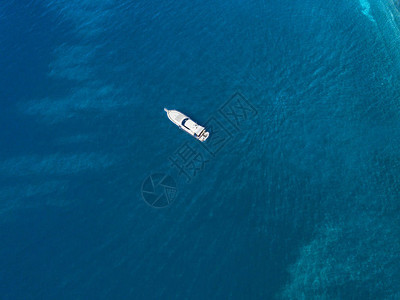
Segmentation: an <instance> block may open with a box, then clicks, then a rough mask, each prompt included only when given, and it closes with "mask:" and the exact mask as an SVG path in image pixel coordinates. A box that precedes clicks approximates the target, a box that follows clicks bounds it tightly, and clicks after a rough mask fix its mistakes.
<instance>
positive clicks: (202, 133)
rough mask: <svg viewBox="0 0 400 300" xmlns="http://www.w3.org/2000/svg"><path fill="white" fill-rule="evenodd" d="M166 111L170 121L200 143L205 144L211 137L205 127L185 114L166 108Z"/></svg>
mask: <svg viewBox="0 0 400 300" xmlns="http://www.w3.org/2000/svg"><path fill="white" fill-rule="evenodd" d="M164 111H165V112H166V113H167V116H168V119H170V120H171V122H172V123H174V124H175V125H177V126H178V127H179V128H180V129H182V130H183V131H185V132H187V133H189V134H190V135H191V136H193V137H194V138H196V139H198V140H199V141H201V142H204V141H205V140H206V139H207V138H208V137H209V135H210V134H209V132H207V131H206V129H205V128H204V127H203V126H200V125H199V124H197V123H196V122H194V121H193V120H191V119H190V118H189V117H188V116H186V115H184V114H183V113H181V112H179V111H177V110H174V109H172V110H168V109H166V108H164Z"/></svg>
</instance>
